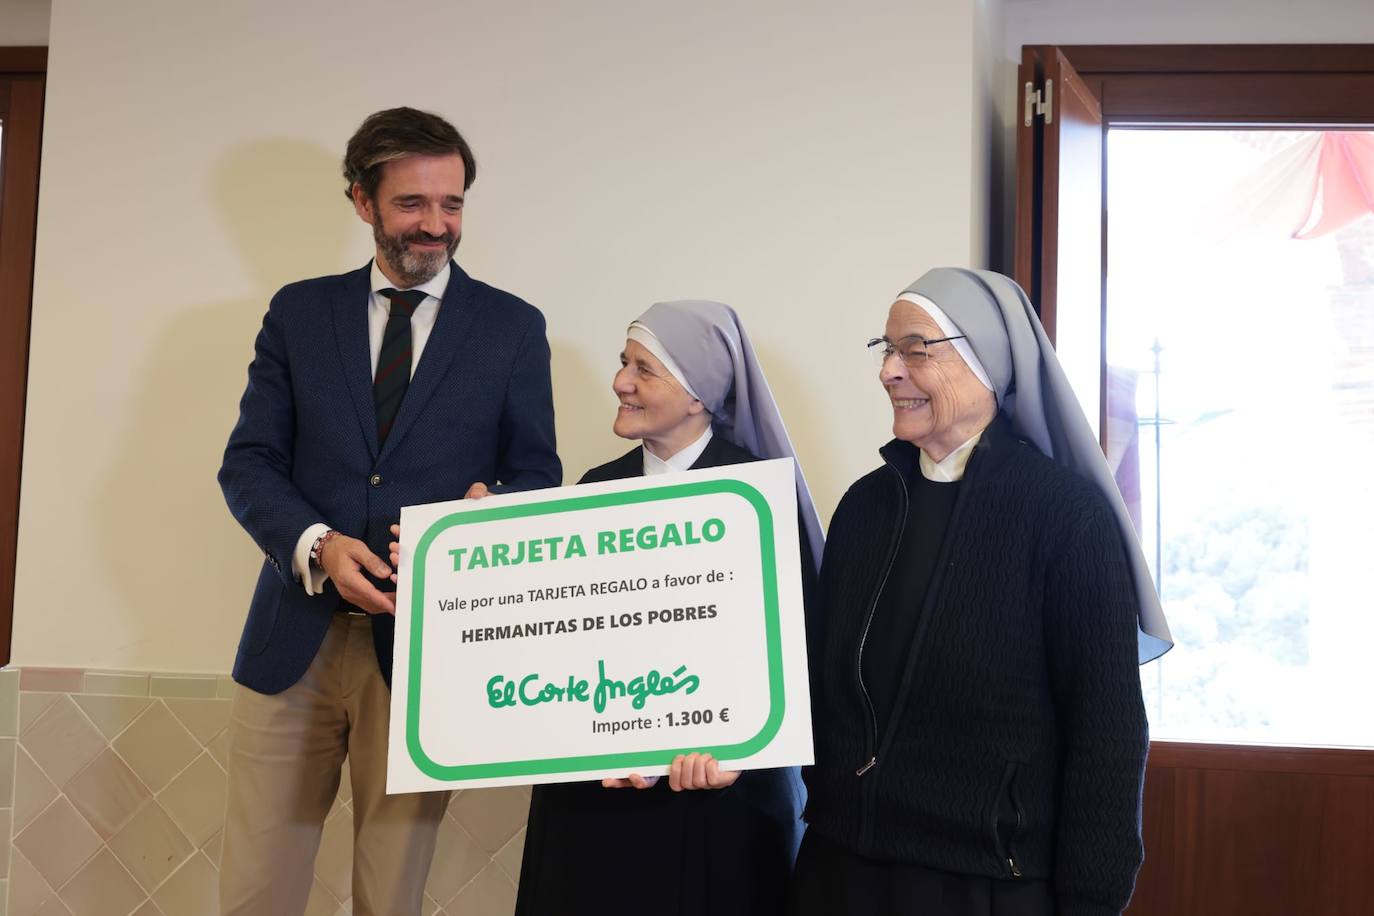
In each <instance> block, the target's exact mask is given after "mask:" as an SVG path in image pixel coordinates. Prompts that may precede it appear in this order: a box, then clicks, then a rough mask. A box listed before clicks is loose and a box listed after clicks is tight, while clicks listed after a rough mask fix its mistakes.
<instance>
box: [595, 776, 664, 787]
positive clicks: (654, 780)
mask: <svg viewBox="0 0 1374 916" xmlns="http://www.w3.org/2000/svg"><path fill="white" fill-rule="evenodd" d="M658 780H659V777H657V776H640V775H639V774H638V773H631V774H630V775H629V776H627V777H625V778H624V779H616V778H615V777H613V776H608V777H607V778H605V779H603V780H601V786H602V788H605V789H630V788H634V789H652V788H653V787H654V786H656V785H658Z"/></svg>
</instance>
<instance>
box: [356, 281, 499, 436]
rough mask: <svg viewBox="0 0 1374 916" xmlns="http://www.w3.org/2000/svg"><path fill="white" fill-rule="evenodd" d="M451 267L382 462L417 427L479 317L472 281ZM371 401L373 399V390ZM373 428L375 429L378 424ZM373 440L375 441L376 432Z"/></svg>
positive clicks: (369, 395) (374, 423)
mask: <svg viewBox="0 0 1374 916" xmlns="http://www.w3.org/2000/svg"><path fill="white" fill-rule="evenodd" d="M449 265H450V273H449V278H448V287H447V288H446V289H445V290H444V298H443V301H442V302H441V303H440V305H439V314H438V315H436V316H435V319H434V330H433V331H431V332H430V334H429V340H427V341H425V349H424V351H423V352H422V353H421V354H420V364H419V365H418V366H416V367H415V373H414V375H412V376H411V377H410V385H409V387H407V388H406V394H405V398H404V399H403V400H402V401H401V409H400V411H399V412H398V413H397V414H396V422H395V423H394V424H393V425H392V427H391V432H390V433H389V434H388V435H387V437H386V442H385V443H384V444H383V445H382V453H381V455H379V456H378V459H379V460H380V459H382V458H385V457H386V455H387V453H388V452H390V451H391V450H392V449H393V448H395V447H396V443H398V442H400V441H401V440H402V439H404V438H405V435H406V433H407V432H408V431H409V430H410V427H411V426H413V425H414V424H415V419H416V417H418V416H419V415H420V411H421V410H423V409H424V406H425V404H426V403H427V402H428V401H429V399H430V398H431V397H432V396H433V395H434V392H435V390H436V389H437V388H438V387H439V382H440V380H441V379H443V377H444V375H445V373H447V372H448V367H449V364H450V363H452V362H453V357H454V354H455V353H457V352H458V348H459V347H460V346H461V345H462V342H463V341H464V340H465V339H467V336H468V330H469V328H471V327H472V322H473V320H474V319H475V318H476V317H477V310H478V309H477V305H476V304H475V303H474V302H473V297H472V288H473V282H472V279H471V278H470V277H469V276H468V275H467V274H465V273H464V272H463V269H462V268H461V267H459V266H458V265H457V264H456V263H454V262H452V261H450V262H449ZM368 397H369V398H370V397H371V392H370V389H369V394H368ZM369 403H370V402H369ZM374 415H375V409H374ZM373 425H374V426H375V425H376V422H375V420H374V422H373ZM373 437H374V439H375V437H376V434H375V432H374V434H373Z"/></svg>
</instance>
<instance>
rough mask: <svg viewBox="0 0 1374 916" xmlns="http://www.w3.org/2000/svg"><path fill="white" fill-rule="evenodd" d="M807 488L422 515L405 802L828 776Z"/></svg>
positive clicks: (405, 585) (396, 774)
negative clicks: (801, 538) (816, 692)
mask: <svg viewBox="0 0 1374 916" xmlns="http://www.w3.org/2000/svg"><path fill="white" fill-rule="evenodd" d="M793 475H794V469H793V463H792V461H791V459H780V460H774V461H760V462H754V463H750V464H738V465H730V466H727V467H721V468H710V469H704V470H699V471H686V472H683V473H680V474H669V475H662V476H655V477H641V478H633V479H630V480H620V481H610V482H606V483H594V484H583V485H581V486H575V487H564V488H562V489H557V490H539V491H532V492H526V493H512V494H506V495H500V496H490V497H487V498H485V499H482V500H459V501H455V502H448V503H436V504H433V505H427V506H412V507H407V508H405V509H403V510H402V512H401V557H400V569H399V575H398V581H399V591H398V593H397V606H396V607H397V610H396V648H395V664H394V668H393V674H392V700H391V742H390V752H389V761H388V768H387V791H388V792H416V791H425V790H431V789H445V788H453V787H462V788H465V787H474V786H501V785H513V784H517V783H540V782H566V781H572V780H588V779H599V778H601V777H603V776H625V775H627V774H629V773H631V772H634V773H639V774H641V775H645V776H648V775H655V774H657V775H661V774H664V773H666V772H667V770H668V765H669V764H670V763H671V762H672V760H673V758H674V757H675V756H676V755H678V754H682V753H690V752H692V751H706V752H709V753H711V754H712V755H714V756H715V757H716V758H717V759H719V760H720V761H722V763H723V765H725V767H726V768H728V769H752V768H759V767H776V766H790V765H797V764H809V763H811V762H812V745H811V703H810V696H809V689H808V682H807V670H806V638H805V625H804V620H803V613H802V593H801V579H800V567H799V563H800V561H801V557H800V550H799V547H798V541H797V502H796V489H795V486H796V484H795V482H794V480H795V478H794V476H793Z"/></svg>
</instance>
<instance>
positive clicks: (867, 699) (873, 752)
mask: <svg viewBox="0 0 1374 916" xmlns="http://www.w3.org/2000/svg"><path fill="white" fill-rule="evenodd" d="M884 462H885V463H886V464H887V466H888V467H889V468H892V473H894V474H896V475H897V482H898V483H899V484H901V486H902V506H901V508H902V511H901V512H900V513H898V516H897V519H898V522H897V531H896V533H895V535H894V536H893V538H892V544H891V546H890V547H888V556H887V568H886V569H884V570H883V578H882V579H881V580H880V581H879V582H878V589H877V591H875V592H874V593H873V601H872V602H871V603H870V604H869V606H868V619H867V620H865V621H864V631H863V635H862V636H860V637H859V652H858V656H857V658H856V659H855V661H856V663H857V673H858V678H859V690H861V691H862V692H863V695H864V703H865V704H866V705H867V706H868V721H869V723H870V729H869V734H870V736H871V738H870V740H869V743H868V749H869V755H868V760H867V761H865V762H864V763H863V765H861V766H860V767H859V768H858V769H857V770H855V771H854V775H855V776H862V775H864V774H865V773H867V772H868V771H869V770H871V769H873V768H874V767H875V766H877V765H878V710H877V709H876V708H875V707H874V705H873V697H872V696H870V695H869V693H868V686H867V685H866V684H864V645H865V644H866V643H867V642H868V630H869V627H871V626H872V625H873V615H874V614H875V613H876V612H877V610H878V599H880V598H881V597H882V595H883V589H884V588H886V587H887V579H888V576H890V575H891V574H892V567H893V565H894V564H895V563H896V562H897V548H898V546H900V545H901V543H902V535H903V534H904V533H905V531H906V517H907V513H908V507H909V504H910V502H911V491H910V490H908V489H907V485H906V479H905V478H904V477H903V476H902V472H901V471H899V470H897V468H895V467H893V465H892V463H891V462H889V461H887V460H886V459H884Z"/></svg>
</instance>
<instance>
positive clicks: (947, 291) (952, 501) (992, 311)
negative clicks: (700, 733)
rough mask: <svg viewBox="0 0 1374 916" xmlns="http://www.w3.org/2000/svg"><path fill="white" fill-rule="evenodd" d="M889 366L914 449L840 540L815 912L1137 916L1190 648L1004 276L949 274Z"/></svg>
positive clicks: (849, 501) (820, 666) (807, 848)
mask: <svg viewBox="0 0 1374 916" xmlns="http://www.w3.org/2000/svg"><path fill="white" fill-rule="evenodd" d="M869 351H870V352H871V353H872V354H873V356H874V357H875V361H876V362H877V364H878V365H879V374H878V380H879V382H880V384H881V386H882V389H883V391H884V393H885V394H886V396H887V398H888V400H889V401H890V404H891V407H892V432H893V435H894V437H895V438H894V439H893V440H892V441H890V442H889V443H887V444H886V445H885V446H883V447H882V448H881V449H880V450H879V452H880V455H881V457H882V459H883V465H882V466H881V467H879V468H878V469H877V470H875V471H873V472H871V473H869V474H868V475H866V476H864V477H863V478H861V479H860V480H858V481H856V482H855V483H854V485H853V486H851V487H850V489H849V491H848V492H847V493H846V494H845V496H844V498H843V499H842V500H841V502H840V505H839V506H838V507H837V508H836V511H835V515H834V517H833V518H832V520H831V524H830V530H829V534H828V540H827V542H826V549H825V561H824V564H823V568H822V571H821V578H820V584H819V588H818V596H817V599H816V602H815V604H816V614H817V618H818V620H817V625H813V626H812V628H811V631H810V632H811V633H812V639H811V641H810V643H809V645H808V652H809V655H810V659H811V675H812V707H813V728H814V734H815V742H816V764H815V766H813V767H811V768H809V769H808V770H807V772H806V774H805V776H806V783H807V789H808V793H809V798H808V804H807V814H806V820H807V823H808V829H807V833H806V836H805V839H804V841H803V844H802V848H801V853H800V855H799V857H798V861H797V868H796V875H795V879H794V886H793V900H792V903H791V911H792V912H793V913H794V914H798V916H821V914H825V916H832V914H837V913H865V914H873V916H884V914H891V916H896V914H899V913H910V912H919V913H922V914H926V916H979V914H986V913H996V914H999V916H1051V914H1059V916H1108V914H1119V913H1121V912H1122V911H1123V910H1124V909H1125V907H1126V904H1127V902H1128V901H1129V900H1130V896H1131V892H1132V890H1133V887H1134V882H1135V875H1136V871H1137V870H1138V868H1139V867H1140V863H1141V860H1142V849H1141V836H1140V813H1141V812H1140V800H1141V791H1142V787H1143V782H1144V766H1145V755H1146V751H1147V748H1148V745H1149V736H1148V726H1147V723H1146V718H1145V710H1144V704H1143V701H1142V698H1141V687H1140V677H1139V670H1138V666H1139V664H1141V663H1143V662H1145V661H1148V660H1150V659H1153V658H1156V657H1158V656H1159V655H1160V654H1162V653H1163V652H1164V651H1166V650H1167V649H1168V648H1169V646H1170V645H1171V638H1170V635H1169V629H1168V626H1167V624H1166V623H1165V621H1164V615H1163V613H1162V612H1161V610H1160V605H1159V599H1158V596H1157V595H1156V594H1155V592H1154V587H1153V583H1152V580H1151V578H1150V576H1149V572H1148V570H1147V569H1146V567H1145V562H1144V557H1143V555H1142V554H1141V550H1140V545H1139V543H1138V541H1137V540H1136V535H1135V532H1134V530H1133V529H1132V527H1131V524H1130V521H1129V519H1128V517H1127V515H1126V512H1125V509H1124V506H1123V505H1122V501H1121V497H1120V494H1119V493H1118V492H1117V489H1116V486H1115V483H1114V481H1113V480H1112V477H1111V474H1110V472H1109V471H1108V469H1107V466H1106V462H1105V461H1104V459H1103V457H1102V453H1101V451H1100V449H1099V448H1098V444H1097V441H1096V439H1095V437H1094V436H1093V435H1092V433H1091V431H1090V429H1089V426H1088V423H1087V421H1086V420H1085V418H1084V417H1083V414H1082V411H1081V409H1080V408H1079V406H1078V404H1077V402H1076V401H1075V399H1074V397H1073V393H1072V391H1071V390H1070V389H1069V386H1068V382H1067V380H1066V378H1065V376H1064V373H1063V370H1062V369H1061V368H1060V366H1059V363H1058V360H1057V358H1056V357H1055V354H1054V351H1053V349H1052V348H1051V347H1050V344H1049V341H1048V340H1047V339H1046V337H1045V334H1044V331H1043V330H1042V329H1041V327H1040V324H1039V321H1038V319H1037V318H1036V316H1035V314H1034V312H1033V310H1032V309H1031V306H1030V303H1029V302H1028V301H1027V299H1026V297H1025V295H1024V293H1022V292H1021V290H1020V288H1019V287H1018V286H1017V285H1016V284H1015V283H1014V282H1012V281H1011V280H1010V279H1008V278H1006V277H1004V276H1001V275H1000V274H995V273H991V272H989V271H973V270H962V269H955V268H940V269H936V270H932V271H930V272H928V273H926V274H925V275H924V276H922V277H921V278H920V279H919V280H917V281H916V282H915V283H913V284H911V285H910V286H909V287H907V288H906V289H905V290H904V291H903V292H902V293H901V294H900V295H899V296H898V297H897V301H896V302H894V303H893V304H892V306H891V308H890V309H889V312H888V318H887V324H886V328H885V333H884V334H883V335H882V336H881V337H876V338H874V339H873V340H871V341H869Z"/></svg>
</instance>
